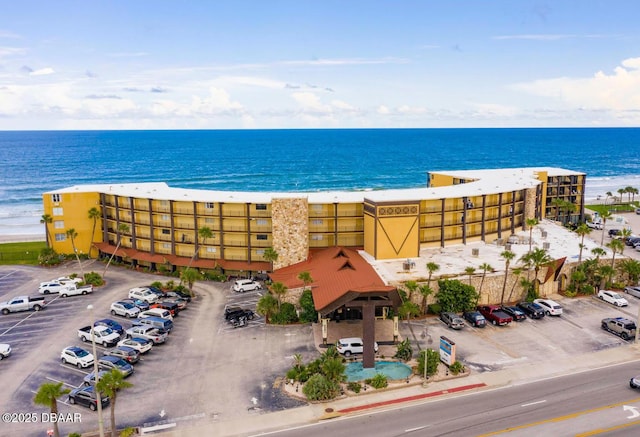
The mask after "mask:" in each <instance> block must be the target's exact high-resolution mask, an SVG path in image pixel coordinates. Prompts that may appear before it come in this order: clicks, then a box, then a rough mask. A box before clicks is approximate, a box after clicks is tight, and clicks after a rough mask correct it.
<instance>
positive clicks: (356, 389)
mask: <svg viewBox="0 0 640 437" xmlns="http://www.w3.org/2000/svg"><path fill="white" fill-rule="evenodd" d="M347 389H348V390H351V391H352V392H354V393H360V390H362V385H361V384H360V383H359V382H355V381H352V382H350V383H348V384H347Z"/></svg>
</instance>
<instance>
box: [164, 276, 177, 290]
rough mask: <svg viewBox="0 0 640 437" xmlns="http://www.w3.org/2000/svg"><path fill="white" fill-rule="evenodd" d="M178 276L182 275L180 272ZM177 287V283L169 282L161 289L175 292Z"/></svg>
mask: <svg viewBox="0 0 640 437" xmlns="http://www.w3.org/2000/svg"><path fill="white" fill-rule="evenodd" d="M178 274H180V272H178ZM175 287H176V281H173V280H169V281H167V282H166V283H165V284H164V287H160V288H163V289H165V290H173V289H174V288H175Z"/></svg>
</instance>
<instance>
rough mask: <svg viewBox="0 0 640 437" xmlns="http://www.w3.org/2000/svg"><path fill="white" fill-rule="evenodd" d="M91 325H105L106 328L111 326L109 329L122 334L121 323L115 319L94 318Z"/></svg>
mask: <svg viewBox="0 0 640 437" xmlns="http://www.w3.org/2000/svg"><path fill="white" fill-rule="evenodd" d="M93 326H106V327H107V328H111V330H112V331H113V332H115V333H117V334H118V335H122V334H124V328H123V327H122V325H121V324H120V323H118V322H116V321H115V320H111V319H100V320H96V321H95V323H94V324H93Z"/></svg>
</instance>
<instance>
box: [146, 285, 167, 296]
mask: <svg viewBox="0 0 640 437" xmlns="http://www.w3.org/2000/svg"><path fill="white" fill-rule="evenodd" d="M142 288H148V289H149V290H150V291H151V292H152V293H153V294H155V295H156V296H158V299H160V298H161V297H162V296H164V291H162V290H160V289H159V288H158V287H153V286H151V285H146V286H143V287H142Z"/></svg>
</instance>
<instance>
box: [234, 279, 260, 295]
mask: <svg viewBox="0 0 640 437" xmlns="http://www.w3.org/2000/svg"><path fill="white" fill-rule="evenodd" d="M232 288H233V291H235V292H238V293H244V292H245V291H253V290H260V289H261V288H262V285H261V284H260V283H259V282H256V281H253V280H251V279H238V280H237V281H236V282H234V284H233V287H232Z"/></svg>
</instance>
